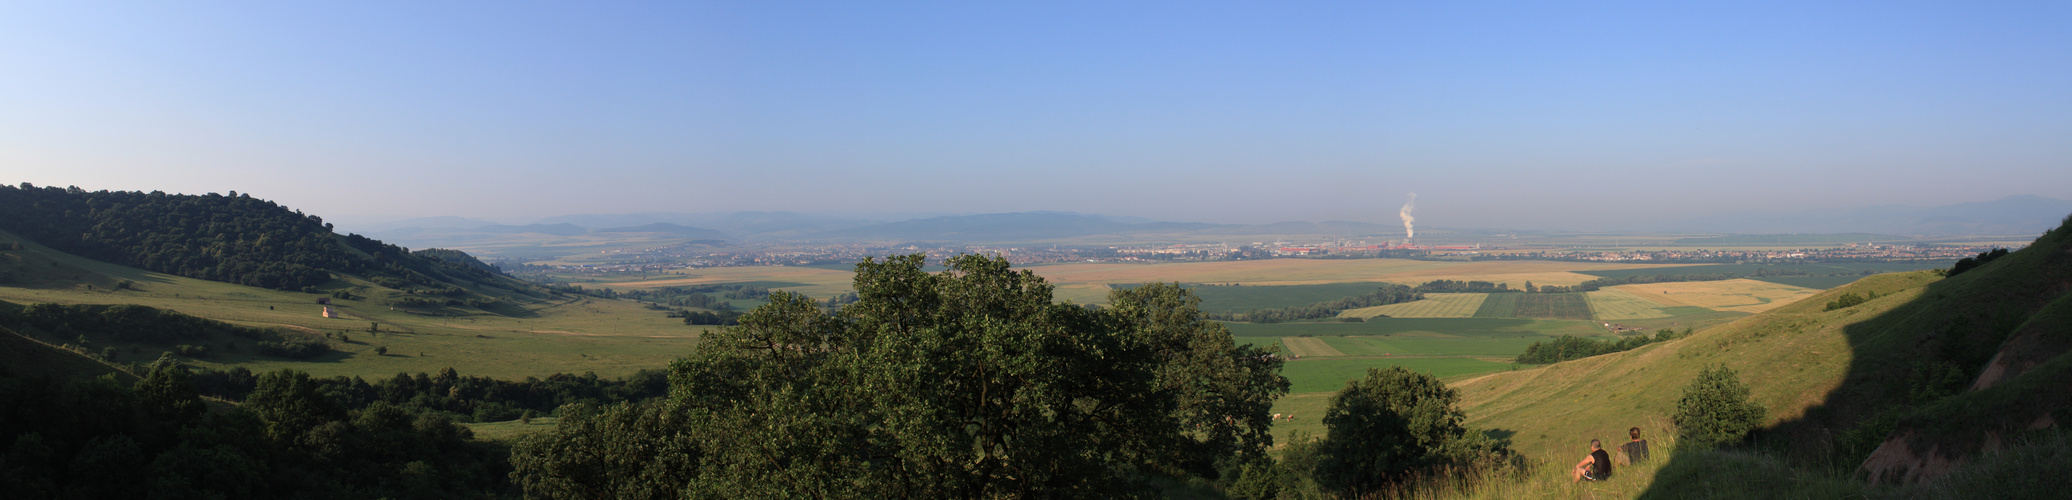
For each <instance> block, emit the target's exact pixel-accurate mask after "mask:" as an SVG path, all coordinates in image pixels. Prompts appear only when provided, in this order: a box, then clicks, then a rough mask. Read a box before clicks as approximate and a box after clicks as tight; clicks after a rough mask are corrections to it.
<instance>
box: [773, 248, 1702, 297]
mask: <svg viewBox="0 0 2072 500" xmlns="http://www.w3.org/2000/svg"><path fill="white" fill-rule="evenodd" d="M1659 267H1675V266H1673V265H1671V266H1665V265H1662V264H1614V263H1592V262H1551V261H1529V260H1524V261H1520V260H1512V261H1476V262H1436V261H1418V260H1406V259H1266V260H1238V261H1222V262H1185V263H1170V264H1113V263H1065V264H1043V265H1035V266H1028V267H1026V268H1025V269H1028V270H1030V271H1034V272H1035V273H1036V274H1038V275H1041V276H1043V277H1044V279H1046V280H1049V281H1050V282H1051V283H1052V284H1055V285H1057V287H1058V290H1057V296H1058V298H1059V299H1070V300H1072V301H1074V302H1077V303H1081V304H1090V303H1101V302H1105V301H1106V298H1107V296H1108V288H1107V285H1109V284H1136V283H1151V282H1167V283H1172V282H1180V283H1205V284H1219V285H1220V284H1238V283H1241V284H1243V285H1244V287H1251V286H1259V285H1321V284H1347V283H1364V282H1387V283H1400V284H1404V285H1411V286H1416V285H1418V284H1421V283H1424V282H1427V281H1431V280H1437V279H1450V280H1459V281H1491V282H1498V283H1506V284H1509V285H1511V287H1513V288H1520V287H1524V286H1525V282H1527V281H1531V282H1533V283H1537V284H1544V285H1574V284H1577V283H1582V282H1584V281H1589V280H1592V279H1596V277H1595V276H1591V275H1588V274H1579V273H1578V272H1577V271H1607V270H1618V269H1648V268H1659ZM744 281H745V280H744ZM1202 288H1210V287H1202ZM1351 295H1357V294H1351ZM1347 296H1350V295H1340V296H1339V297H1347ZM1333 298H1337V297H1333ZM1327 300H1328V299H1327ZM1314 302H1317V301H1310V302H1302V303H1301V304H1297V305H1302V304H1309V303H1314Z"/></svg>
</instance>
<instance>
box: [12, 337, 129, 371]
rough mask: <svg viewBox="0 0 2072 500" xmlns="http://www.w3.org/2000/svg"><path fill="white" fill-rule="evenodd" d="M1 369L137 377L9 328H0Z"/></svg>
mask: <svg viewBox="0 0 2072 500" xmlns="http://www.w3.org/2000/svg"><path fill="white" fill-rule="evenodd" d="M0 370H5V371H6V373H8V374H10V375H13V376H17V377H22V378H36V377H49V378H50V379H51V380H83V379H89V378H94V377H99V376H103V375H108V374H114V375H115V378H116V379H117V380H120V381H122V382H123V383H125V384H127V383H134V382H136V381H137V376H136V375H133V374H130V373H129V372H127V371H123V370H122V369H120V368H116V367H114V366H112V365H109V364H107V363H103V362H101V361H99V360H96V359H93V358H89V357H86V356H85V355H82V354H79V353H76V352H72V351H68V350H65V349H61V348H59V347H57V346H54V345H50V344H46V343H43V342H41V341H38V340H35V339H31V338H29V337H24V336H22V335H19V334H17V333H15V332H14V331H13V330H8V329H6V328H0Z"/></svg>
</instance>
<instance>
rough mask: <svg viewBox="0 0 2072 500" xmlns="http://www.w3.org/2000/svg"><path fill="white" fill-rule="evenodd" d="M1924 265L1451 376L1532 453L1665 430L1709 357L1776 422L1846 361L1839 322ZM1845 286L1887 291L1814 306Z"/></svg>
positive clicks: (1849, 320)
mask: <svg viewBox="0 0 2072 500" xmlns="http://www.w3.org/2000/svg"><path fill="white" fill-rule="evenodd" d="M1936 279H1937V278H1936V276H1935V275H1934V274H1932V273H1927V272H1913V273H1895V274H1885V275H1878V276H1873V277H1870V278H1866V279H1864V280H1861V281H1859V282H1858V283H1856V284H1853V285H1850V286H1848V287H1844V288H1842V289H1838V290H1833V291H1830V292H1827V293H1823V294H1821V295H1816V296H1814V297H1812V298H1810V299H1807V300H1804V301H1801V302H1799V303H1795V304H1791V305H1786V306H1784V307H1779V308H1777V309H1775V310H1772V311H1770V312H1768V313H1765V314H1760V315H1756V316H1750V317H1747V318H1743V319H1741V320H1739V321H1735V322H1733V323H1729V324H1727V325H1724V326H1720V327H1717V328H1714V329H1711V330H1707V331H1703V332H1699V333H1698V334H1696V335H1694V336H1692V337H1688V338H1684V339H1679V340H1675V341H1670V342H1666V343H1661V344H1652V345H1648V346H1645V347H1641V348H1639V349H1635V350H1632V351H1627V352H1622V353H1615V354H1607V355H1603V356H1596V357H1591V358H1585V359H1581V360H1576V361H1570V362H1566V363H1558V364H1554V365H1549V366H1545V367H1540V368H1534V369H1530V370H1520V371H1515V372H1504V373H1497V374H1492V375H1488V376H1485V377H1481V378H1476V379H1471V380H1467V381H1463V382H1460V383H1458V384H1456V387H1457V388H1459V389H1460V390H1461V392H1462V396H1463V404H1462V407H1463V409H1464V410H1466V412H1467V414H1468V416H1469V419H1470V424H1471V425H1474V426H1477V427H1482V428H1492V429H1502V430H1506V431H1512V432H1516V435H1514V436H1513V438H1512V439H1513V444H1514V447H1515V448H1516V449H1518V450H1519V451H1521V452H1523V453H1525V454H1526V455H1528V456H1533V457H1557V456H1558V457H1566V456H1568V455H1578V454H1579V453H1580V452H1579V451H1578V450H1581V449H1583V448H1582V445H1584V444H1586V443H1588V442H1589V440H1590V439H1592V438H1597V439H1604V440H1608V441H1610V440H1615V439H1617V438H1618V437H1619V436H1622V435H1624V434H1625V429H1626V428H1627V427H1636V426H1637V427H1640V428H1641V429H1642V430H1643V432H1646V433H1647V434H1648V435H1649V436H1665V435H1668V434H1670V433H1671V431H1672V429H1671V426H1670V423H1669V415H1670V414H1671V413H1672V412H1673V411H1674V409H1675V404H1676V399H1677V398H1678V397H1679V396H1681V394H1682V388H1683V386H1684V385H1685V384H1687V383H1689V381H1690V380H1691V379H1693V378H1694V377H1696V376H1697V374H1698V372H1699V371H1700V370H1702V369H1703V368H1704V367H1706V366H1708V365H1711V364H1724V365H1726V366H1728V367H1732V368H1734V369H1735V370H1738V371H1740V372H1741V374H1742V378H1743V380H1744V381H1745V382H1747V383H1748V384H1749V385H1750V387H1752V388H1753V389H1754V394H1753V397H1754V398H1755V399H1756V400H1757V401H1758V402H1760V403H1762V404H1763V406H1765V407H1768V408H1770V409H1771V411H1770V419H1771V421H1772V422H1777V421H1781V420H1785V419H1790V418H1795V417H1798V416H1800V415H1802V414H1803V413H1804V412H1805V410H1806V409H1808V408H1811V407H1812V406H1814V405H1817V404H1820V403H1821V402H1822V401H1824V400H1825V399H1826V397H1827V395H1828V393H1829V391H1832V390H1834V389H1835V388H1836V386H1837V385H1838V384H1839V383H1840V382H1841V380H1842V377H1843V375H1844V374H1845V372H1846V371H1847V370H1848V369H1849V366H1850V361H1851V359H1852V357H1851V353H1852V351H1851V348H1850V347H1851V346H1850V342H1849V339H1848V338H1847V337H1846V336H1845V334H1844V331H1843V328H1844V327H1846V326H1848V325H1852V324H1855V323H1857V322H1860V321H1863V320H1864V319H1867V318H1871V317H1875V316H1877V315H1879V314H1882V313H1885V312H1887V311H1889V310H1891V309H1892V308H1894V307H1896V306H1898V305H1900V304H1904V303H1905V301H1907V300H1910V299H1912V298H1914V297H1915V296H1916V295H1918V294H1919V293H1921V291H1922V290H1923V288H1922V285H1925V284H1927V283H1929V282H1931V281H1934V280H1936ZM1845 291H1855V292H1857V293H1864V292H1868V291H1876V292H1879V293H1881V294H1891V295H1889V296H1886V297H1882V298H1879V299H1878V300H1874V301H1871V302H1870V303H1867V304H1864V305H1861V306H1857V307H1854V308H1849V309H1844V310H1840V311H1831V312H1822V311H1821V310H1820V309H1821V308H1822V306H1823V305H1824V304H1826V302H1827V301H1828V300H1831V298H1832V297H1831V296H1832V295H1838V294H1840V293H1843V292H1845Z"/></svg>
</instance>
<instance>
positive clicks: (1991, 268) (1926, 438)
mask: <svg viewBox="0 0 2072 500" xmlns="http://www.w3.org/2000/svg"><path fill="white" fill-rule="evenodd" d="M2067 248H2072V228H2061V229H2060V230H2059V231H2057V232H2055V233H2053V234H2052V235H2050V236H2046V237H2045V238H2043V239H2041V240H2039V241H2038V242H2037V244H2036V245H2034V246H2032V247H2031V249H2029V250H2025V251H2022V252H2017V253H2015V254H2014V255H2010V256H2008V257H2006V258H2003V259H2001V260H2000V261H1996V262H1994V263H1993V264H1991V265H1988V266H1985V267H1982V268H1980V269H1979V270H1975V271H1973V272H1971V273H1967V274H1966V275H1963V276H1959V277H1957V278H1950V279H1947V280H1945V279H1941V278H1939V277H1938V276H1937V275H1936V274H1934V273H1932V272H1907V273H1892V274H1883V275H1877V276H1872V277H1869V278H1865V279H1863V280H1860V281H1858V282H1856V283H1852V284H1849V285H1847V286H1843V287H1840V288H1837V289H1834V290H1829V291H1827V292H1824V293H1821V294H1817V295H1814V296H1812V297H1809V298H1807V299H1805V300H1802V301H1799V302H1796V303H1792V304H1789V305H1785V306H1782V307H1778V308H1776V309H1773V310H1770V311H1768V312H1765V313H1762V314H1758V315H1754V316H1749V317H1746V318H1742V319H1740V320H1737V321H1734V322H1732V323H1729V324H1726V325H1723V326H1719V327H1716V328H1712V329H1708V330H1706V331H1702V332H1699V333H1698V334H1697V335H1695V336H1692V337H1688V338H1685V339H1680V340H1676V341H1671V342H1667V343H1662V344H1654V345H1649V346H1646V347H1642V348H1640V349H1636V350H1633V351H1628V352H1623V353H1616V354H1609V355H1604V356H1597V357H1592V358H1586V359H1582V360H1576V361H1571V362H1566V363H1560V364H1556V365H1551V366H1546V367H1541V368H1535V369H1530V370H1521V371H1515V372H1504V373H1496V374H1492V375H1487V376H1482V377H1476V378H1473V379H1469V380H1465V381H1461V382H1458V383H1456V384H1455V387H1456V388H1458V389H1460V390H1461V391H1462V394H1463V396H1464V401H1463V405H1462V406H1463V409H1464V410H1466V412H1467V414H1468V416H1469V418H1470V424H1471V425H1474V426H1477V427H1480V428H1485V429H1495V430H1497V432H1498V433H1499V434H1500V435H1508V436H1510V438H1511V439H1512V441H1513V445H1514V448H1515V449H1517V450H1519V451H1521V452H1522V453H1524V454H1525V455H1527V457H1529V458H1530V459H1531V460H1533V461H1535V462H1536V463H1538V464H1539V465H1540V469H1539V470H1538V471H1537V472H1535V473H1533V474H1531V475H1530V477H1528V478H1526V479H1524V480H1523V481H1499V482H1496V483H1492V484H1491V485H1489V486H1486V487H1484V488H1482V490H1481V491H1478V492H1476V493H1475V494H1474V495H1471V496H1477V497H1506V498H1508V497H1521V496H1537V497H1553V498H1565V497H1600V496H1619V497H1625V496H1636V495H1637V496H1655V495H1665V494H1669V495H1668V496H1745V497H1765V496H1780V495H1781V496H1808V497H1822V496H1830V495H1832V494H1845V493H1852V492H1854V493H1862V492H1864V491H1865V489H1866V488H1871V489H1872V491H1874V492H1875V491H1886V490H1884V488H1883V487H1875V488H1874V487H1869V486H1866V485H1863V484H1861V483H1856V482H1854V481H1853V480H1851V479H1848V478H1847V475H1848V474H1850V473H1851V472H1850V471H1851V470H1853V469H1854V467H1855V465H1856V461H1858V460H1861V456H1860V455H1852V454H1851V453H1849V452H1847V451H1846V450H1834V452H1833V453H1830V449H1829V448H1828V445H1829V444H1830V443H1831V442H1832V441H1831V440H1830V439H1831V438H1829V437H1828V436H1834V435H1837V434H1839V433H1842V432H1846V431H1847V430H1848V429H1850V428H1852V427H1854V426H1856V425H1859V423H1860V422H1863V421H1864V419H1865V418H1867V417H1870V416H1872V415H1875V414H1877V413H1878V412H1880V411H1887V409H1889V408H1894V407H1895V405H1901V404H1904V402H1905V398H1906V393H1907V392H1906V391H1907V390H1909V389H1910V388H1912V387H1913V386H1912V385H1909V384H1910V382H1907V374H1908V371H1909V370H1911V369H1912V367H1913V366H1915V365H1917V364H1919V363H1923V362H1933V361H1948V362H1951V363H1952V364H1953V365H1957V366H1959V367H1961V368H1972V367H1976V366H1979V365H1980V364H1982V363H1981V361H1982V360H1983V359H1984V358H1985V357H1986V356H1990V355H1991V354H1992V353H1993V352H1994V351H1995V349H1996V348H1997V347H1998V346H2000V340H2001V339H2004V338H2014V339H2028V340H2029V341H2031V342H2032V344H2035V345H2042V346H2047V347H2049V348H2048V349H2043V352H2044V353H2043V354H2039V355H2036V356H2031V357H2032V358H2036V359H2034V360H2032V361H2034V362H2035V363H2036V364H2035V365H2034V366H2033V368H2031V369H2030V370H2029V371H2027V372H2026V373H2024V374H2022V375H2020V376H2018V377H2015V378H2013V379H2011V380H2009V381H2007V382H2003V383H2002V384H2001V385H1999V386H1995V387H1993V388H1990V389H1987V390H1983V391H1975V392H1968V393H1961V394H1959V395H1957V396H1954V397H1949V398H1945V399H1941V400H1938V401H1936V402H1934V403H1931V404H1928V405H1925V406H1920V407H1916V408H1915V409H1913V410H1907V412H1906V413H1905V416H1904V417H1902V420H1901V422H1902V424H1901V429H1902V431H1903V432H1901V433H1899V434H1896V435H1900V436H1906V435H1908V433H1907V432H1904V431H1909V430H1911V431H1915V432H1914V433H1912V435H1914V436H1915V437H1913V438H1912V439H1913V444H1914V445H1915V446H1917V447H1923V448H1925V447H1928V446H1942V447H1943V449H1945V450H1949V449H1955V450H1957V452H1958V453H1960V454H1968V453H1974V452H1976V451H1977V449H1978V448H1979V444H1980V443H1985V442H1993V441H1997V440H2000V439H2003V438H2008V437H2011V436H2014V435H2015V433H2016V432H2017V430H2018V429H2020V428H2021V427H2024V426H2027V425H2030V424H2033V423H2035V422H2037V421H2039V420H2040V419H2042V418H2044V417H2050V416H2058V417H2061V416H2063V415H2066V414H2068V410H2067V408H2068V403H2072V401H2068V400H2072V393H2066V392H2065V391H2063V387H2064V386H2065V384H2067V383H2072V356H2066V355H2064V354H2063V353H2064V352H2065V350H2066V348H2067V347H2068V346H2072V339H2068V337H2072V336H2068V335H2066V331H2065V329H2064V325H2065V324H2067V323H2066V321H2067V319H2068V318H2072V297H2068V296H2067V292H2068V291H2072V270H2068V269H2072V265H2068V264H2072V251H2068V250H2067ZM1843 293H1856V294H1859V295H1865V294H1870V293H1876V294H1878V295H1879V298H1877V299H1875V300H1872V301H1870V302H1868V303H1865V304H1863V305H1859V306H1856V307H1851V308H1847V309H1842V310H1836V311H1823V310H1822V309H1824V306H1825V305H1826V304H1827V302H1828V301H1829V300H1832V299H1833V298H1835V297H1837V296H1839V295H1841V294H1843ZM2038 339H2041V340H2038ZM2052 349H2055V350H2052ZM2026 350H2033V349H2028V348H2025V349H2019V350H2017V351H2026ZM1712 364H1723V365H1726V366H1728V367H1731V368H1734V369H1735V370H1737V371H1739V372H1740V373H1741V376H1742V379H1743V381H1745V382H1746V383H1747V384H1748V385H1749V386H1750V387H1751V389H1752V390H1753V394H1752V397H1753V398H1754V399H1755V400H1756V401H1757V402H1758V403H1761V404H1762V405H1763V406H1765V407H1766V408H1768V409H1769V410H1770V414H1769V421H1768V425H1769V426H1770V428H1769V430H1768V431H1766V432H1765V435H1766V437H1765V438H1764V439H1762V440H1761V441H1762V442H1764V443H1767V444H1765V445H1764V446H1762V448H1763V449H1767V450H1772V451H1766V452H1762V453H1749V452H1686V453H1682V454H1679V455H1676V458H1674V459H1672V460H1670V461H1669V462H1670V463H1666V464H1660V465H1656V466H1651V468H1650V469H1654V468H1659V475H1655V476H1650V477H1633V475H1631V474H1629V475H1628V476H1627V477H1628V478H1630V479H1626V480H1624V481H1632V483H1631V484H1627V485H1623V486H1611V485H1606V486H1607V487H1609V489H1593V487H1588V486H1585V487H1575V486H1570V485H1567V484H1566V480H1565V478H1556V477H1555V476H1560V475H1563V474H1565V469H1566V467H1567V466H1568V465H1570V464H1571V463H1573V461H1574V460H1575V459H1576V457H1579V456H1581V454H1582V452H1583V451H1584V450H1585V449H1586V448H1585V444H1586V443H1587V442H1588V440H1590V439H1592V438H1597V439H1604V440H1606V441H1607V442H1610V443H1616V442H1618V441H1623V439H1622V436H1623V434H1624V430H1625V429H1626V428H1627V427H1634V426H1637V427H1640V428H1642V429H1643V430H1644V432H1646V433H1647V435H1648V437H1650V438H1651V439H1654V440H1656V441H1657V442H1658V443H1659V442H1662V441H1664V440H1666V439H1667V438H1669V437H1671V436H1672V434H1673V432H1674V429H1673V425H1672V423H1671V421H1670V417H1669V416H1670V415H1671V413H1672V412H1673V410H1674V406H1675V402H1676V399H1677V398H1678V397H1680V396H1681V391H1682V387H1683V386H1684V385H1685V384H1687V383H1688V382H1689V381H1690V380H1691V379H1692V378H1694V377H1695V376H1696V375H1697V373H1698V371H1700V370H1702V369H1703V368H1704V367H1706V366H1708V365H1712ZM1969 373H1977V371H1976V369H1973V370H1972V371H1971V372H1969ZM1967 376H1968V375H1967ZM1965 380H1966V381H1968V380H1969V378H1966V379H1965ZM1960 390H1961V389H1960ZM1901 440H1905V439H1904V438H1902V439H1901ZM2060 441H2062V440H2060ZM1662 448H1670V447H1662ZM1658 453H1660V452H1658ZM1671 453H1674V450H1672V451H1671ZM1787 462H1789V463H1787ZM1635 472H1647V471H1645V470H1637V471H1635ZM1990 472H1991V471H1987V473H1990ZM1953 477H1955V476H1953ZM1722 479H1726V480H1728V481H1727V483H1733V482H1736V481H1741V482H1744V483H1745V482H1746V481H1762V482H1764V483H1765V484H1767V485H1770V486H1774V487H1775V488H1774V489H1770V490H1749V489H1747V485H1746V484H1727V483H1722V482H1721V480H1722ZM1778 479H1781V481H1778ZM1933 486H1934V485H1931V487H1933ZM1887 492H1890V491H1887ZM1672 493H1673V494H1672Z"/></svg>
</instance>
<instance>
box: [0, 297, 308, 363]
mask: <svg viewBox="0 0 2072 500" xmlns="http://www.w3.org/2000/svg"><path fill="white" fill-rule="evenodd" d="M4 325H16V326H28V327H33V328H35V329H37V330H41V331H44V332H49V333H50V334H51V335H54V336H57V337H58V338H61V339H71V338H74V337H77V338H78V339H79V342H78V344H77V345H78V347H80V348H81V349H82V351H83V352H87V353H89V354H98V355H99V356H100V357H101V358H103V359H112V358H113V357H114V355H113V353H112V351H107V350H112V349H114V348H113V347H106V348H104V351H103V352H100V353H92V352H90V351H86V350H85V347H86V345H85V344H87V343H88V342H89V341H90V339H101V340H102V341H110V340H113V341H121V342H132V343H140V344H148V345H158V346H165V347H174V345H175V344H179V343H183V342H194V344H180V345H178V346H177V347H178V349H179V350H180V351H181V352H182V354H184V355H188V356H202V355H206V353H207V352H208V351H207V348H206V347H201V345H205V344H204V341H209V340H214V339H215V338H216V337H218V336H231V337H237V338H242V339H246V340H250V341H252V342H253V348H254V349H255V350H257V351H258V352H259V353H260V354H264V355H268V356H275V357H283V358H293V359H309V358H313V357H316V356H321V355H323V354H325V353H329V352H331V346H330V345H329V344H326V343H324V341H323V340H322V339H319V338H316V337H315V336H312V335H305V334H287V333H282V332H281V331H278V330H273V329H266V328H254V327H249V326H243V325H235V324H230V323H225V322H221V321H216V320H212V319H205V318H198V317H194V316H188V315H186V314H181V313H179V312H176V311H170V310H165V309H159V308H155V307H151V306H140V305H131V304H115V305H103V304H52V303H40V304H30V305H28V306H24V307H19V308H16V307H14V306H13V304H7V303H0V326H4Z"/></svg>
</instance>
